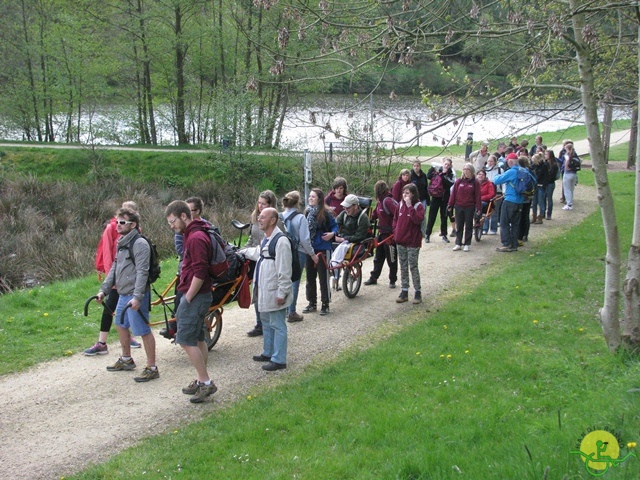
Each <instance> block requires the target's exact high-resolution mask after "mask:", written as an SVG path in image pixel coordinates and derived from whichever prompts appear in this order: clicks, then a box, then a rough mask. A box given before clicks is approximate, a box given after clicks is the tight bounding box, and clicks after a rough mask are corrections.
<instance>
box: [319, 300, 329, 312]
mask: <svg viewBox="0 0 640 480" xmlns="http://www.w3.org/2000/svg"><path fill="white" fill-rule="evenodd" d="M320 315H329V305H328V304H326V303H323V304H322V308H321V309H320Z"/></svg>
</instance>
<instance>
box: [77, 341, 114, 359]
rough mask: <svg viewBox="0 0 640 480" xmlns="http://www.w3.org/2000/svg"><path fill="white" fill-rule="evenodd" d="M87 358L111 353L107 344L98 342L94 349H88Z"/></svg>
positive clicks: (86, 351)
mask: <svg viewBox="0 0 640 480" xmlns="http://www.w3.org/2000/svg"><path fill="white" fill-rule="evenodd" d="M82 353H84V354H85V355H86V356H88V357H93V356H94V355H106V354H107V353H109V349H108V348H107V344H106V343H100V342H96V343H95V345H94V346H93V347H89V348H87V349H86V350H85V351H84V352H82Z"/></svg>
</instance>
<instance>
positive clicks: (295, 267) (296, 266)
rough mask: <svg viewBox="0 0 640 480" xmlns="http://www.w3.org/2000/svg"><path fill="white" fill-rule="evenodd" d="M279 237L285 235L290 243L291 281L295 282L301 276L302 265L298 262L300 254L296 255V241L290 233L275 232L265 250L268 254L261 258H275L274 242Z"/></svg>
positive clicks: (275, 242)
mask: <svg viewBox="0 0 640 480" xmlns="http://www.w3.org/2000/svg"><path fill="white" fill-rule="evenodd" d="M280 237H286V238H287V239H288V240H289V244H290V245H291V281H292V282H297V281H299V280H300V278H301V277H302V265H301V264H300V255H298V241H297V240H296V239H295V238H294V237H293V236H292V235H291V234H290V233H284V232H278V233H276V234H275V235H274V236H273V238H272V239H271V241H270V242H269V248H268V250H267V252H268V253H269V256H268V257H263V258H265V259H269V260H275V259H276V244H277V243H278V240H280Z"/></svg>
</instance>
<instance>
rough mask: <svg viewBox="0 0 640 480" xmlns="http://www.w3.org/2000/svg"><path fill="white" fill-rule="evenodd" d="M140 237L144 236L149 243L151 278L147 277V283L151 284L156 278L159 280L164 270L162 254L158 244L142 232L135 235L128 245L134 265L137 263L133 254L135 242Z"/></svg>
mask: <svg viewBox="0 0 640 480" xmlns="http://www.w3.org/2000/svg"><path fill="white" fill-rule="evenodd" d="M138 238H143V239H144V240H145V241H146V242H147V243H148V244H149V278H148V279H147V284H148V285H151V284H152V283H154V282H155V281H156V280H158V278H160V272H161V270H162V268H161V267H160V256H159V255H158V249H157V247H156V244H155V243H153V242H152V241H151V240H150V239H149V238H148V237H145V236H144V235H142V234H141V233H140V234H139V235H137V236H135V237H133V239H132V240H131V241H130V242H129V245H127V248H128V250H129V258H130V259H131V262H132V263H133V265H135V264H136V259H135V257H134V256H133V244H134V243H135V242H136V240H137V239H138Z"/></svg>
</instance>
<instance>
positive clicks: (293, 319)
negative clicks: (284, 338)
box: [287, 312, 304, 323]
mask: <svg viewBox="0 0 640 480" xmlns="http://www.w3.org/2000/svg"><path fill="white" fill-rule="evenodd" d="M303 319H304V317H303V316H302V315H300V314H299V313H296V312H292V313H290V314H289V318H287V322H289V323H294V322H301V321H302V320H303Z"/></svg>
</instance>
